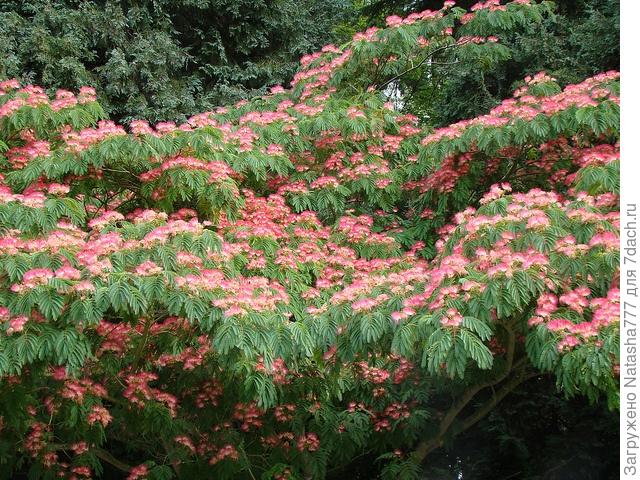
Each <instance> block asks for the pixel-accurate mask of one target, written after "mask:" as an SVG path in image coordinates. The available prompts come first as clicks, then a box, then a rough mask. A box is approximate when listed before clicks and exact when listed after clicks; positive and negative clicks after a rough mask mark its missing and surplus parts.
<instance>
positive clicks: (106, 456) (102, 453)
mask: <svg viewBox="0 0 640 480" xmlns="http://www.w3.org/2000/svg"><path fill="white" fill-rule="evenodd" d="M91 452H92V453H94V454H95V456H96V457H98V458H99V459H101V460H104V461H105V462H107V463H108V464H110V465H113V466H114V467H116V468H117V469H118V470H122V471H123V472H128V471H130V470H131V466H130V465H127V464H126V463H124V462H123V461H121V460H118V459H117V458H116V457H114V456H113V455H111V454H110V453H109V452H107V451H106V450H103V449H101V448H92V449H91Z"/></svg>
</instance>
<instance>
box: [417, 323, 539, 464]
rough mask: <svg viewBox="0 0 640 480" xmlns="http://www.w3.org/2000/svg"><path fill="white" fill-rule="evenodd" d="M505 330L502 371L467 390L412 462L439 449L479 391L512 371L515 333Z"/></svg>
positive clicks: (520, 361) (522, 361) (502, 378)
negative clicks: (504, 354) (491, 378)
mask: <svg viewBox="0 0 640 480" xmlns="http://www.w3.org/2000/svg"><path fill="white" fill-rule="evenodd" d="M505 329H506V330H507V335H508V337H507V353H506V365H505V369H504V371H503V372H502V373H501V374H500V375H499V376H498V377H497V378H495V379H493V380H490V381H487V382H484V383H481V384H479V385H474V386H472V387H471V388H469V389H468V390H467V391H466V392H465V393H464V394H463V396H462V398H460V400H458V402H456V403H455V405H454V406H453V407H451V408H450V409H449V410H448V411H447V413H446V414H445V416H444V417H443V419H442V420H441V422H440V428H439V429H438V434H437V435H436V436H435V437H434V438H432V439H429V440H423V441H422V442H420V443H419V444H418V446H417V447H416V449H415V450H414V451H413V454H412V455H411V456H412V458H413V460H414V461H415V462H416V463H422V461H423V460H424V459H425V457H426V456H427V455H428V454H429V453H431V452H432V451H433V450H435V449H437V448H440V447H441V446H442V445H443V444H444V437H445V435H446V433H447V432H448V431H449V428H450V427H451V425H452V424H453V422H454V421H455V419H456V417H457V416H458V414H459V413H460V412H461V411H462V410H463V409H464V408H465V407H466V406H467V405H468V404H469V402H470V401H471V400H473V397H475V395H476V394H477V393H478V392H480V391H481V390H483V389H485V388H487V387H493V386H495V385H497V384H499V383H501V382H502V381H504V380H505V379H506V378H507V377H508V376H509V374H510V373H511V371H512V368H513V359H514V355H515V350H516V334H515V331H514V330H513V329H512V328H511V327H510V326H508V325H505ZM526 361H527V358H526V357H523V358H522V359H520V360H519V361H518V362H517V365H518V366H520V365H522V364H524V363H526ZM513 388H515V387H513Z"/></svg>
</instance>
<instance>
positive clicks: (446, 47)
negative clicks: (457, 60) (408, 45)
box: [374, 40, 469, 89]
mask: <svg viewBox="0 0 640 480" xmlns="http://www.w3.org/2000/svg"><path fill="white" fill-rule="evenodd" d="M465 43H469V40H465V41H463V42H456V43H453V44H451V45H445V46H444V47H440V48H436V49H435V50H434V51H433V52H431V53H429V54H428V55H427V56H426V57H424V58H423V59H422V60H420V61H419V62H418V63H416V64H415V65H413V66H412V67H411V68H408V69H407V70H405V71H404V72H401V73H398V74H397V75H394V76H393V77H391V78H390V79H389V80H387V81H386V82H383V83H382V84H380V85H379V86H377V87H376V88H378V89H382V88H384V87H386V86H387V85H389V84H390V83H392V82H395V81H396V80H398V79H399V78H402V77H403V76H405V75H406V74H407V73H411V72H413V71H414V70H416V69H418V68H420V67H421V66H422V65H424V64H425V63H426V62H427V61H428V60H429V59H431V58H433V56H434V55H436V54H437V53H440V52H443V51H445V50H447V49H449V48H453V47H460V46H462V45H464V44H465ZM374 86H375V84H374Z"/></svg>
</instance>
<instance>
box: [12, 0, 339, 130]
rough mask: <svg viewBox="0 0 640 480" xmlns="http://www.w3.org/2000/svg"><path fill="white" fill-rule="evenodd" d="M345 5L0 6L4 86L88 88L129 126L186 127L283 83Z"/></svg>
mask: <svg viewBox="0 0 640 480" xmlns="http://www.w3.org/2000/svg"><path fill="white" fill-rule="evenodd" d="M348 7H349V3H348V2H347V1H346V0H331V1H326V2H324V1H323V2H316V1H313V0H280V1H269V0H259V1H253V0H251V1H248V0H204V1H190V0H180V1H168V0H161V1H147V0H144V1H139V2H137V1H126V0H122V1H120V0H106V1H98V0H96V1H86V0H82V1H67V0H37V1H26V2H22V1H10V0H9V1H7V0H3V1H0V77H5V78H13V77H15V78H20V79H21V80H22V81H24V82H25V83H33V84H38V85H42V86H43V87H45V88H47V89H50V90H49V92H50V93H52V92H53V91H54V90H55V89H56V88H66V89H78V88H80V87H81V86H92V87H95V88H96V89H97V91H98V95H99V97H100V100H101V102H102V104H103V106H104V108H105V110H106V111H107V113H108V114H109V115H110V116H111V118H113V119H114V120H118V121H123V122H125V123H128V122H129V121H130V120H131V119H134V118H144V119H147V120H149V121H152V122H158V121H169V120H171V121H185V120H186V118H187V116H189V115H192V114H194V113H197V112H201V111H204V110H207V109H210V108H212V107H214V106H217V105H223V104H228V103H232V102H235V101H237V100H239V99H241V98H246V97H249V96H255V95H258V94H261V93H264V92H265V91H266V90H265V88H266V87H268V86H271V85H276V84H279V83H284V82H286V81H287V80H289V79H290V78H291V76H292V75H293V73H294V72H295V70H296V66H297V60H298V59H299V57H300V56H301V55H303V54H305V53H309V52H312V51H314V50H317V49H318V48H320V47H321V46H322V45H324V44H326V43H328V42H331V41H332V39H333V35H332V30H333V27H334V25H335V24H336V23H337V22H338V20H340V21H344V19H345V17H348V13H349V10H348Z"/></svg>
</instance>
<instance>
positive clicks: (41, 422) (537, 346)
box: [0, 0, 619, 480]
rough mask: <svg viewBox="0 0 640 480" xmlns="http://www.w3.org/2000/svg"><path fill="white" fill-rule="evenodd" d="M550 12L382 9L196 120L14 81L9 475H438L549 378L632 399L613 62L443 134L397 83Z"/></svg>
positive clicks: (563, 385) (0, 390)
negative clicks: (341, 40)
mask: <svg viewBox="0 0 640 480" xmlns="http://www.w3.org/2000/svg"><path fill="white" fill-rule="evenodd" d="M548 12H549V5H548V4H547V3H545V2H543V3H540V4H536V3H531V2H529V1H527V0H517V1H514V2H511V3H509V4H507V5H499V3H498V2H496V1H492V0H489V1H487V2H483V3H479V4H477V5H475V6H474V7H472V8H471V9H470V10H469V11H465V10H463V9H460V8H457V7H455V6H454V2H445V6H444V7H443V8H442V9H440V10H433V11H423V12H420V13H414V14H411V15H409V16H408V17H406V18H401V17H398V16H390V17H388V18H387V20H386V23H387V26H386V28H380V29H379V28H375V27H372V28H369V29H368V30H366V31H365V32H362V33H358V34H356V35H355V36H354V38H353V40H352V41H351V42H349V43H347V44H346V45H344V46H342V47H336V46H333V45H328V46H326V47H324V48H323V49H322V50H321V51H319V52H318V53H315V54H312V55H307V56H304V57H303V58H302V60H301V64H300V68H299V70H298V72H297V73H296V75H295V77H294V79H293V81H292V87H291V88H290V89H284V88H282V87H279V86H276V87H274V88H272V89H271V93H270V94H269V95H266V96H263V97H258V98H254V99H252V100H250V101H242V102H239V103H237V104H235V105H233V106H229V107H220V108H217V109H216V110H214V111H211V112H204V113H201V114H198V115H195V116H193V117H191V118H190V119H189V120H188V121H187V122H185V123H183V124H180V125H175V124H173V123H158V124H156V125H154V126H150V125H149V124H148V123H147V122H145V121H132V122H131V124H130V128H128V129H125V128H124V127H122V126H120V125H118V124H116V123H114V122H112V121H109V120H108V119H107V118H106V116H105V114H104V112H103V110H102V108H101V107H100V105H99V104H98V103H97V102H96V97H95V91H94V90H93V89H91V88H82V89H80V91H79V93H77V94H73V93H71V92H68V91H59V92H58V93H57V94H56V96H55V98H49V97H48V96H47V95H46V94H45V93H44V92H43V90H42V89H40V88H38V87H34V86H22V85H20V84H19V83H18V82H17V81H12V80H8V81H4V82H2V83H0V151H2V152H3V153H2V154H1V155H0V162H1V163H0V172H1V176H0V234H1V236H0V320H1V322H2V323H1V324H0V325H1V327H0V433H1V435H0V469H1V470H2V471H3V472H4V471H6V472H8V476H10V475H11V474H12V472H13V473H16V472H27V471H28V472H29V474H30V475H31V476H32V477H34V478H75V479H81V478H92V477H93V476H100V474H101V473H102V472H103V471H104V472H105V474H113V475H116V476H117V475H120V477H122V476H123V475H128V478H129V479H130V480H134V479H138V478H150V479H151V478H211V477H212V476H214V477H215V478H249V479H257V478H265V479H266V478H278V479H286V478H325V477H330V476H331V475H332V474H333V473H335V471H336V470H337V469H340V468H341V467H342V466H344V465H348V464H349V462H351V461H353V460H354V459H355V458H357V457H359V456H361V455H363V454H370V453H372V452H373V453H374V454H375V455H377V456H378V457H379V460H380V462H381V463H380V465H381V467H380V470H381V475H382V476H383V477H385V478H418V475H419V473H420V469H421V466H422V465H423V464H425V462H428V455H429V454H430V453H431V452H433V451H434V450H436V449H438V448H439V447H441V446H442V445H443V444H444V443H446V442H447V441H448V439H450V438H451V437H453V436H455V435H457V434H459V433H461V432H464V431H465V430H467V429H469V428H471V427H472V426H473V425H475V424H476V423H477V422H478V421H480V420H481V419H482V418H483V417H484V416H485V415H486V414H487V413H488V412H489V411H491V409H492V408H494V407H495V406H496V404H497V403H498V402H500V401H501V400H502V399H504V398H505V397H506V396H507V395H508V394H509V393H510V392H512V391H514V390H515V389H517V388H518V387H519V386H520V385H521V384H523V383H524V382H526V381H530V380H531V379H534V378H539V377H541V376H544V375H553V377H554V378H555V380H556V382H557V387H558V388H559V389H560V390H561V391H562V392H563V393H564V394H566V395H567V396H574V395H581V396H586V397H588V398H590V399H591V400H592V401H597V400H606V401H607V402H608V405H609V406H610V408H616V407H617V405H618V379H617V372H618V368H619V348H618V343H619V324H618V322H619V318H618V317H619V291H618V265H619V246H618V243H619V239H618V232H619V212H618V208H619V207H618V204H619V198H618V195H619V143H618V142H619V74H618V73H617V72H614V71H609V72H604V73H600V74H598V75H595V76H593V77H591V78H587V79H585V80H584V81H582V82H580V83H578V84H574V85H569V86H567V87H565V88H564V89H561V88H560V87H559V86H558V84H557V83H556V82H555V81H554V79H553V78H551V77H550V76H549V75H547V74H545V73H544V72H541V73H539V74H537V75H535V76H532V77H527V78H526V79H524V81H523V82H522V84H521V87H520V88H518V90H517V91H515V92H514V93H513V97H512V98H508V99H506V100H504V101H503V102H502V103H501V104H500V105H499V106H497V107H496V108H494V109H492V110H491V111H489V112H487V113H486V114H484V115H481V116H479V117H476V118H472V119H468V120H464V121H461V122H458V123H455V124H452V125H449V126H447V127H444V128H439V129H436V130H433V129H431V128H429V127H425V126H424V125H422V124H421V123H420V121H419V120H418V118H417V117H415V116H413V115H410V114H406V113H403V112H402V111H400V109H399V107H398V105H397V102H396V104H394V102H390V101H389V98H387V97H386V96H385V92H388V87H389V86H390V85H393V83H394V82H396V81H397V80H398V79H400V78H402V77H403V76H404V75H406V74H407V73H412V72H416V71H421V72H423V74H424V75H425V76H428V74H429V68H431V66H432V65H435V64H440V63H454V62H457V61H464V60H466V59H471V60H474V61H476V60H481V61H482V62H486V63H491V62H498V61H500V59H502V58H504V57H505V56H506V55H507V53H508V51H507V49H506V47H504V46H503V45H501V43H500V36H501V35H502V34H504V33H505V32H510V31H513V30H516V29H518V28H524V27H525V26H527V25H530V24H531V23H535V22H540V21H542V19H543V18H544V16H545V15H547V14H548ZM117 471H124V472H126V473H124V474H123V473H122V472H120V473H118V474H115V473H114V472H117Z"/></svg>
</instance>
